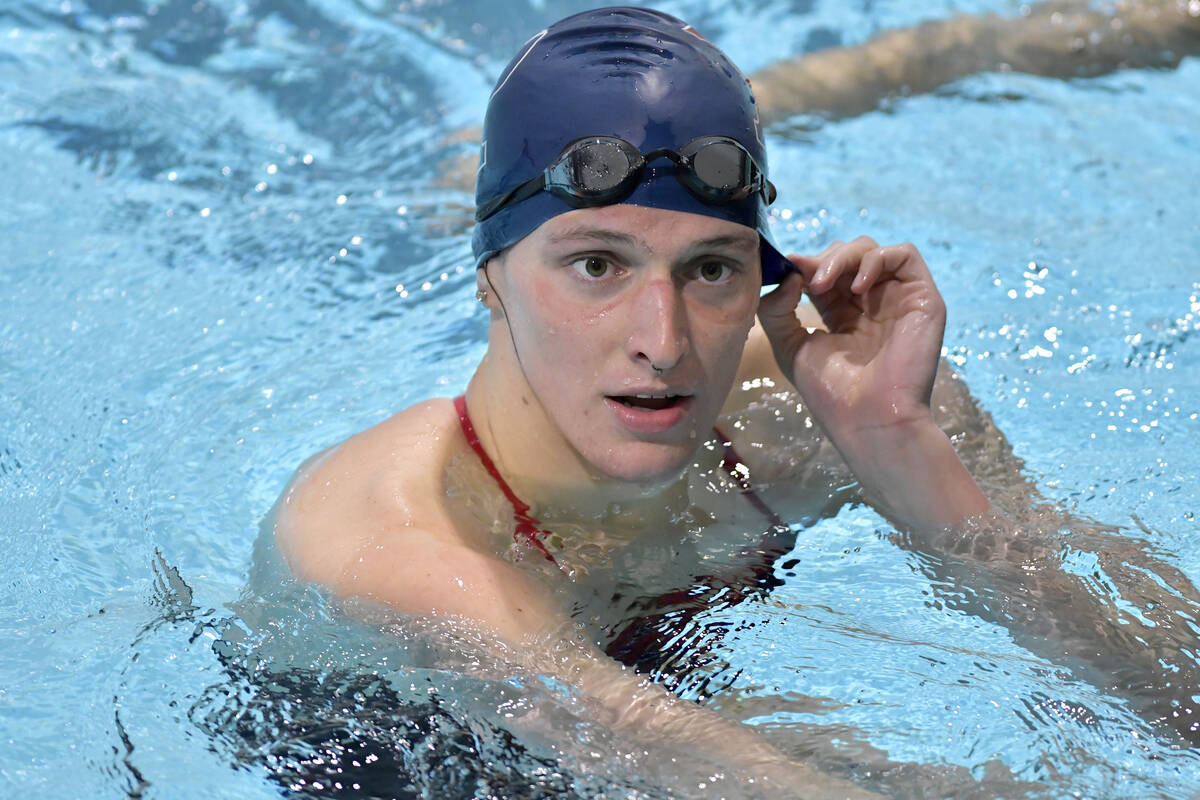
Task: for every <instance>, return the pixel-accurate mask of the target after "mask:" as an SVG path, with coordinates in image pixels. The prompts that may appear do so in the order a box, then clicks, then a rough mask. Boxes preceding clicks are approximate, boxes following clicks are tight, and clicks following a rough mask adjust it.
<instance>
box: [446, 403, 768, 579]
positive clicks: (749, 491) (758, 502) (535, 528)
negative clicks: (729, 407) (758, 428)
mask: <svg viewBox="0 0 1200 800" xmlns="http://www.w3.org/2000/svg"><path fill="white" fill-rule="evenodd" d="M454 408H455V410H456V411H458V421H459V424H461V425H462V432H463V435H464V436H466V437H467V444H469V445H471V449H472V450H474V451H475V454H476V455H477V456H479V460H480V461H481V462H482V463H483V468H484V469H486V470H487V472H488V474H489V475H491V476H492V478H493V479H494V480H495V481H496V484H497V485H498V486H499V487H500V491H501V492H503V493H504V496H505V497H506V498H508V502H510V503H512V507H513V517H514V519H515V520H516V523H517V527H516V530H514V531H513V540H514V541H515V542H517V543H518V544H522V543H523V544H526V545H528V546H530V547H533V548H536V549H537V550H539V551H541V553H542V555H544V556H545V557H546V558H547V559H549V560H550V561H551V562H552V563H553V564H555V565H557V564H558V562H557V561H555V560H554V556H553V555H551V553H550V551H549V550H547V549H546V545H544V544H543V543H542V539H541V537H542V536H546V535H548V534H549V531H547V530H546V529H545V528H542V527H540V525H541V524H542V523H540V522H538V521H537V519H535V518H534V517H533V516H531V515H530V513H529V504H528V503H526V502H525V501H524V500H522V499H521V498H519V497H517V495H516V493H515V492H514V491H513V490H512V488H511V487H510V486H509V485H508V481H506V480H504V476H503V475H501V474H500V470H498V469H496V465H495V463H493V462H492V459H491V458H489V457H488V454H487V453H486V452H485V451H484V449H483V445H482V444H480V442H479V434H477V433H476V432H475V426H474V425H472V424H471V415H470V414H468V413H467V398H466V397H465V396H464V395H461V394H460V395H459V396H458V397H456V398H454ZM713 433H715V434H716V435H717V438H718V439H720V440H721V441H723V442H725V458H724V459H723V460H722V461H721V468H722V469H724V470H725V471H726V472H727V473H729V477H731V478H733V479H734V480H735V481H736V482H737V484H738V486H739V487H741V490H742V494H744V495H745V496H746V499H747V500H749V501H750V505H752V506H754V508H755V509H757V510H758V512H759V513H760V514H762V515H763V516H764V517H766V519H767V521H768V522H770V523H771V527H772V528H786V527H787V526H786V525H784V523H783V520H781V519H780V518H779V515H778V514H776V513H775V512H774V511H772V510H771V508H770V506H768V505H767V504H766V503H764V502H763V499H762V498H761V497H759V496H758V493H757V492H755V491H754V488H753V487H752V486H751V485H750V481H749V479H748V478H747V477H746V476H747V473H748V470H746V469H745V468H744V467H743V469H738V467H739V466H742V460H741V459H740V458H738V454H737V452H736V451H735V450H734V449H733V445H732V444H730V443H729V440H728V439H727V438H726V437H725V434H723V433H721V431H720V430H719V429H717V428H713Z"/></svg>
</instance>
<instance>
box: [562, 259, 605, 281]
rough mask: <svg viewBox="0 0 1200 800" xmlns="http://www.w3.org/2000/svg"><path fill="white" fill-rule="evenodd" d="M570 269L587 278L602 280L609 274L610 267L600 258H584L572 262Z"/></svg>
mask: <svg viewBox="0 0 1200 800" xmlns="http://www.w3.org/2000/svg"><path fill="white" fill-rule="evenodd" d="M571 267H572V268H573V269H574V270H575V271H576V272H578V273H580V274H581V275H584V276H586V277H588V278H603V277H604V276H605V275H607V274H608V273H609V271H610V270H611V268H612V265H611V264H609V262H608V261H607V260H606V259H603V258H601V257H600V256H585V257H583V258H577V259H575V260H574V261H572V262H571Z"/></svg>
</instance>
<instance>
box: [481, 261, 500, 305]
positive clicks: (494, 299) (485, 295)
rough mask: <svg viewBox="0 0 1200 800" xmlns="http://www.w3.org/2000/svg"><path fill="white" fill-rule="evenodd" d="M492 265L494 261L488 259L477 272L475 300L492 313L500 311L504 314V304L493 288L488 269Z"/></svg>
mask: <svg viewBox="0 0 1200 800" xmlns="http://www.w3.org/2000/svg"><path fill="white" fill-rule="evenodd" d="M491 264H492V259H488V260H487V261H485V262H484V263H483V264H481V265H480V267H479V269H477V270H475V299H476V300H478V301H479V302H480V303H481V304H482V305H483V306H484V307H485V308H487V309H489V310H490V311H492V312H495V311H497V310H499V311H501V313H503V310H504V304H503V303H500V302H499V298H498V296H497V295H496V290H495V288H494V287H493V286H492V279H491V276H489V275H488V267H489V266H491Z"/></svg>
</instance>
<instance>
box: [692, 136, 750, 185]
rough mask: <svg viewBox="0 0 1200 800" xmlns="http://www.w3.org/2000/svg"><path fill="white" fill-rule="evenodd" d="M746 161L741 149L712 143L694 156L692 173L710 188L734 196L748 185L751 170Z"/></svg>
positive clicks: (725, 144) (727, 144)
mask: <svg viewBox="0 0 1200 800" xmlns="http://www.w3.org/2000/svg"><path fill="white" fill-rule="evenodd" d="M746 161H747V156H746V153H745V151H744V150H742V149H741V148H740V147H735V146H734V145H732V144H729V143H727V142H711V143H709V144H707V145H705V146H704V147H701V148H700V149H699V150H697V151H696V153H695V155H693V156H692V172H694V173H695V175H696V177H697V178H699V179H700V181H701V182H702V183H704V184H705V185H707V186H708V187H709V188H711V189H716V190H718V191H720V192H723V193H730V194H732V193H733V192H736V191H737V190H739V189H742V188H744V187H745V186H746V184H747V181H748V178H749V172H750V170H749V169H748V168H747V167H748V166H749V165H748V164H747V163H746Z"/></svg>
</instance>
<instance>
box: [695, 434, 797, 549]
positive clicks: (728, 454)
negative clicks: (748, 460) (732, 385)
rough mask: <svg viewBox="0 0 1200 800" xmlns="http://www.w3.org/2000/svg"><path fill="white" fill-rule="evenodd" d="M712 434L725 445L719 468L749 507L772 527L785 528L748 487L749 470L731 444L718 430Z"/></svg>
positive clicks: (777, 516) (749, 486) (770, 509)
mask: <svg viewBox="0 0 1200 800" xmlns="http://www.w3.org/2000/svg"><path fill="white" fill-rule="evenodd" d="M713 433H715V434H717V438H718V439H720V440H721V441H722V442H724V443H725V458H724V460H722V461H721V468H722V469H724V470H725V471H726V472H728V473H729V477H731V478H733V479H734V481H736V482H737V485H738V486H740V487H741V489H742V494H744V495H745V496H746V499H747V500H749V501H750V505H752V506H754V508H755V509H756V510H757V511H758V513H760V514H762V515H763V516H764V517H766V518H767V521H768V522H770V523H771V525H772V526H773V527H777V528H778V527H783V528H786V527H787V525H785V524H784V522H783V520H782V519H780V518H779V515H778V514H776V513H775V511H774V510H773V509H772V508H771V507H770V506H768V505H767V504H766V503H765V502H764V501H763V499H762V498H761V497H759V496H758V492H756V491H754V487H753V486H751V485H750V470H749V469H747V468H746V465H745V464H744V463H743V462H742V459H741V457H740V456H739V455H738V454H737V451H736V450H734V449H733V442H732V441H731V440H730V439H729V437H727V436H726V435H725V434H723V433H721V429H720V428H717V427H714V428H713Z"/></svg>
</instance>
